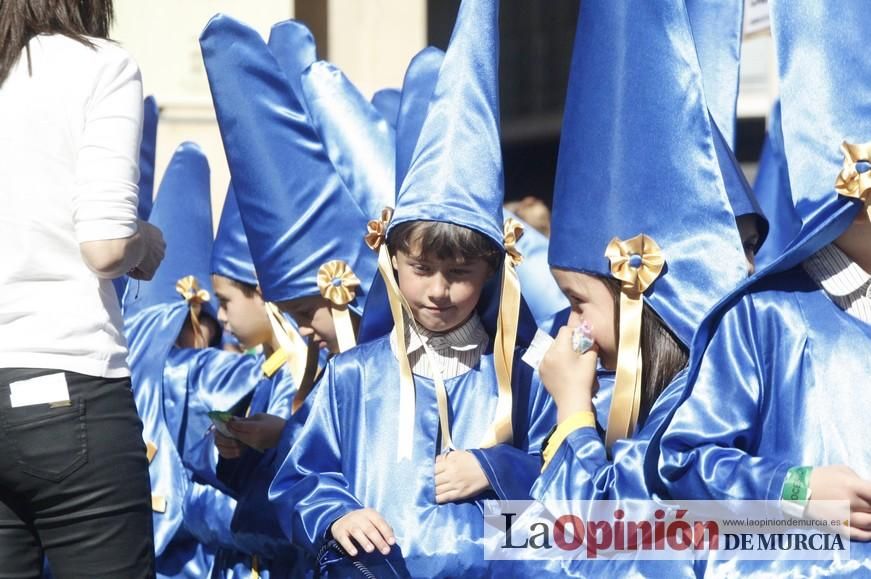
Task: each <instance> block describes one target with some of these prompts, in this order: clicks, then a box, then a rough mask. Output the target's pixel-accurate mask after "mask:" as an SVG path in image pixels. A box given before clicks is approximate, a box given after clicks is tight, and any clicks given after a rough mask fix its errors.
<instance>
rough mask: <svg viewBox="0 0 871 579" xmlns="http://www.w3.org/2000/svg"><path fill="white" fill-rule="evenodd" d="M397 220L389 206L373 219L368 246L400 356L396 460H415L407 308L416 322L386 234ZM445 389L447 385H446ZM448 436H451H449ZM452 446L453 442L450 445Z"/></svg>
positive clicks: (443, 421) (443, 426) (445, 430)
mask: <svg viewBox="0 0 871 579" xmlns="http://www.w3.org/2000/svg"><path fill="white" fill-rule="evenodd" d="M392 218H393V208H392V207H385V208H384V209H383V210H382V211H381V218H380V219H373V220H371V221H369V223H368V225H367V229H368V232H367V234H366V237H365V240H366V245H368V246H369V248H370V249H372V250H373V251H377V252H378V271H379V273H380V274H381V277H382V279H384V284H385V286H386V287H387V301H388V303H389V304H390V314H391V316H392V317H393V326H394V331H395V332H396V357H397V358H398V361H399V416H397V419H398V420H399V433H398V440H397V441H396V442H397V445H396V459H397V461H400V460H405V459H408V460H411V458H412V456H413V454H414V415H415V390H414V375H413V374H412V373H411V363H410V362H409V361H408V345H407V344H406V343H405V318H404V316H403V308H404V309H405V310H406V311H408V312H409V314H408V317H409V319H412V320H413V319H414V316H412V315H411V310H410V309H409V308H408V304H406V303H405V300H404V299H403V297H402V294H401V293H400V291H399V284H398V283H397V282H396V277H395V276H394V275H393V263H392V262H391V261H390V254H389V252H388V251H387V243H386V234H387V226H388V225H389V224H390V220H391V219H392ZM442 387H444V385H442ZM439 390H440V388H439V387H438V383H437V384H436V397H437V399H439V400H441V395H440V394H439ZM444 397H445V412H444V414H445V416H444V417H443V416H442V408H441V406H442V404H441V402H440V403H439V421H440V422H441V429H442V446H443V447H444V446H445V444H446V439H447V440H448V441H450V429H449V428H448V427H447V424H446V418H447V394H446V393H444ZM446 434H447V436H446ZM450 444H451V446H452V445H453V443H450Z"/></svg>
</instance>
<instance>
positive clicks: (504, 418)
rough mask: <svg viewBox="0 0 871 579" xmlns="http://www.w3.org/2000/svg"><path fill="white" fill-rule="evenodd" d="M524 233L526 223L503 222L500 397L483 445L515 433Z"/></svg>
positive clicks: (497, 359)
mask: <svg viewBox="0 0 871 579" xmlns="http://www.w3.org/2000/svg"><path fill="white" fill-rule="evenodd" d="M521 237H523V225H521V224H520V222H519V221H517V220H516V219H512V218H510V217H509V218H508V219H506V220H505V224H504V226H503V240H502V243H503V246H504V248H505V263H504V265H503V267H502V288H501V293H500V297H499V317H498V319H497V321H496V342H495V343H494V345H493V348H494V352H493V357H494V365H495V366H496V382H497V384H498V386H499V397H498V399H497V401H496V417H495V418H494V420H493V422H492V424H491V425H490V429H489V433H488V435H487V437H486V438H485V439H484V441H483V443H482V444H481V448H487V447H490V446H495V445H497V444H501V443H510V442H511V440H512V439H513V437H514V430H513V427H512V424H511V407H512V393H511V373H512V368H513V367H514V347H515V346H516V344H517V325H518V319H519V316H520V278H519V277H518V276H517V266H519V265H520V264H521V262H522V261H523V256H522V255H521V254H520V250H518V249H517V242H518V240H520V238H521Z"/></svg>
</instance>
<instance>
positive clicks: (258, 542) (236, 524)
mask: <svg viewBox="0 0 871 579" xmlns="http://www.w3.org/2000/svg"><path fill="white" fill-rule="evenodd" d="M274 454H275V450H274V449H272V450H269V451H267V452H266V453H265V454H264V455H263V457H262V460H261V462H260V464H259V465H257V467H256V468H255V469H254V471H253V472H252V473H251V476H250V478H249V480H248V483H247V485H246V487H245V490H244V492H243V493H242V495H241V496H240V497H239V502H238V504H237V506H236V516H235V517H234V518H233V523H232V526H231V528H232V531H233V537H234V540H235V543H236V545H237V546H238V548H239V549H241V550H242V551H245V552H247V553H252V554H253V553H256V554H258V555H260V556H262V557H264V558H266V559H277V558H279V557H281V556H282V555H287V554H289V552H290V551H297V549H295V548H294V547H293V546H292V545H291V542H290V538H289V537H288V536H287V535H286V534H285V532H284V530H283V529H282V527H281V524H280V523H279V519H278V512H277V510H276V509H275V507H274V506H273V505H272V504H270V503H269V498H268V497H269V485H270V484H271V483H272V480H273V478H274V476H275V469H274V468H273V467H272V465H273V464H274V462H275V457H274Z"/></svg>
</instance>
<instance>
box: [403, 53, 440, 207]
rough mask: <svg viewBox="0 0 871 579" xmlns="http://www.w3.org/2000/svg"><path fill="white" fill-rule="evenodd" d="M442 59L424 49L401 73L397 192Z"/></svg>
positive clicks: (406, 170) (424, 118)
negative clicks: (402, 78)
mask: <svg viewBox="0 0 871 579" xmlns="http://www.w3.org/2000/svg"><path fill="white" fill-rule="evenodd" d="M444 59H445V53H444V52H443V51H442V50H440V49H438V48H436V47H434V46H428V47H427V48H424V49H423V50H421V51H420V52H418V53H417V54H416V55H414V58H412V59H411V62H410V63H409V64H408V70H406V71H405V79H404V80H403V81H402V98H401V100H400V102H399V116H398V117H397V119H396V190H397V191H399V188H400V187H402V182H403V181H404V180H405V176H406V175H407V174H408V167H409V165H411V159H412V157H413V156H414V150H415V148H417V141H418V139H419V138H420V130H421V129H422V128H423V122H424V121H425V120H426V115H427V112H428V111H429V104H430V102H432V94H433V91H434V90H435V85H436V82H437V81H438V78H439V70H440V69H441V67H442V61H444Z"/></svg>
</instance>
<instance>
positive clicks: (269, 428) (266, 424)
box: [227, 412, 287, 450]
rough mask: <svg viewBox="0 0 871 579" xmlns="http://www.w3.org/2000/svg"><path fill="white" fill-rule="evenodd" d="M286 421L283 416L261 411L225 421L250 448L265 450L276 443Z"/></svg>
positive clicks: (234, 433)
mask: <svg viewBox="0 0 871 579" xmlns="http://www.w3.org/2000/svg"><path fill="white" fill-rule="evenodd" d="M286 423H287V421H286V420H285V419H283V418H279V417H278V416H273V415H272V414H264V413H262V412H261V413H258V414H255V415H254V416H249V417H248V418H234V419H233V420H231V421H229V422H228V423H227V428H228V429H229V430H230V432H232V433H233V435H234V436H235V437H236V438H238V439H239V440H240V441H242V442H243V443H244V444H247V445H248V446H250V447H251V448H256V449H258V450H266V449H267V448H274V447H275V446H277V445H278V440H279V439H280V438H281V431H282V430H284V425H285V424H286Z"/></svg>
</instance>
